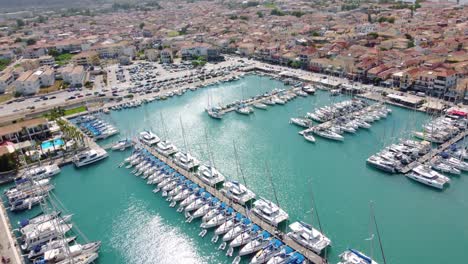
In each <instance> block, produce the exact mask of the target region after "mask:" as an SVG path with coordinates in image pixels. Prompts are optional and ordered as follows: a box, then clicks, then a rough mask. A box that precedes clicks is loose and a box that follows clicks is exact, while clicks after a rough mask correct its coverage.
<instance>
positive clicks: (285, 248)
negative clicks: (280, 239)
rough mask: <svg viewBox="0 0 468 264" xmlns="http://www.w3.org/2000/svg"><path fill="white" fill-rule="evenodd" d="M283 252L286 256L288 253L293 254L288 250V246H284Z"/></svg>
mask: <svg viewBox="0 0 468 264" xmlns="http://www.w3.org/2000/svg"><path fill="white" fill-rule="evenodd" d="M283 250H284V252H285V253H286V254H289V253H291V252H293V249H292V248H290V247H289V246H285V247H284V248H283Z"/></svg>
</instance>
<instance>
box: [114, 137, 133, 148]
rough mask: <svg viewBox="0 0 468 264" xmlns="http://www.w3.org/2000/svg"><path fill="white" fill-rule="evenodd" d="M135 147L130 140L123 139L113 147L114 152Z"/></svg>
mask: <svg viewBox="0 0 468 264" xmlns="http://www.w3.org/2000/svg"><path fill="white" fill-rule="evenodd" d="M131 146H133V142H132V141H131V140H130V139H122V140H119V141H117V142H116V143H115V144H114V145H113V146H112V148H111V149H112V150H120V151H122V150H125V149H127V148H129V147H131Z"/></svg>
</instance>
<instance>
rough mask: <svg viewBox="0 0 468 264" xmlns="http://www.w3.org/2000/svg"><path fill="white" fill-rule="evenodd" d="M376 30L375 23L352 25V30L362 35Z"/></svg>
mask: <svg viewBox="0 0 468 264" xmlns="http://www.w3.org/2000/svg"><path fill="white" fill-rule="evenodd" d="M376 31H377V26H376V24H371V23H364V24H360V25H356V26H355V27H354V32H355V33H357V34H362V35H367V34H369V33H371V32H376Z"/></svg>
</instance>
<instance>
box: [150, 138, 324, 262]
mask: <svg viewBox="0 0 468 264" xmlns="http://www.w3.org/2000/svg"><path fill="white" fill-rule="evenodd" d="M144 148H145V149H146V150H147V151H148V152H149V153H151V154H152V155H153V156H154V157H157V158H158V159H159V160H161V161H163V162H164V163H165V164H167V165H168V166H169V167H171V168H174V169H175V170H176V171H177V172H178V173H180V174H181V175H183V176H185V177H186V178H187V179H189V180H191V181H192V182H194V183H196V184H197V185H198V186H201V187H202V188H203V189H204V190H206V191H207V192H208V193H210V194H211V195H212V196H215V197H216V198H218V199H219V201H221V202H223V203H225V204H228V205H229V206H231V207H232V208H233V209H234V210H235V211H236V212H239V213H241V214H242V215H248V216H249V218H250V219H251V220H252V221H253V222H254V223H255V224H257V225H258V226H259V227H261V228H262V229H263V230H266V231H268V232H269V233H270V234H275V235H276V236H280V237H281V239H283V240H284V242H285V243H286V244H287V245H288V246H290V247H291V248H293V249H294V250H296V251H297V252H300V253H301V254H302V255H304V256H305V257H306V258H308V259H309V260H310V261H311V262H312V263H316V264H322V263H325V262H324V260H323V259H322V258H321V257H320V256H318V255H317V254H316V253H314V252H312V251H310V250H308V249H307V248H305V247H303V246H301V245H300V244H298V243H296V242H294V241H293V240H292V239H290V238H289V237H287V236H285V234H281V231H280V230H278V229H276V228H275V227H273V226H272V225H271V224H269V223H267V222H265V221H264V220H262V219H261V218H259V217H258V216H256V215H255V214H251V213H249V212H247V210H246V208H245V207H243V206H241V205H239V204H237V203H233V202H232V201H231V200H229V199H228V198H227V197H226V196H225V195H223V194H222V193H221V192H220V191H219V190H217V189H216V188H213V187H212V186H210V185H208V184H206V183H204V182H203V181H202V180H200V178H198V177H195V176H194V175H193V174H192V173H191V172H189V171H187V170H185V169H184V168H181V167H179V166H178V165H177V164H175V163H174V162H173V161H172V160H171V159H168V158H167V157H165V156H163V155H161V154H159V153H158V152H156V151H154V150H153V149H151V148H149V147H148V146H144ZM284 220H285V219H284ZM284 220H282V221H284Z"/></svg>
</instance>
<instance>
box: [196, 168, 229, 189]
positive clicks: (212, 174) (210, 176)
mask: <svg viewBox="0 0 468 264" xmlns="http://www.w3.org/2000/svg"><path fill="white" fill-rule="evenodd" d="M195 175H196V176H197V177H198V178H200V180H202V181H203V182H204V183H206V184H208V185H209V186H215V185H216V184H218V183H221V182H223V181H224V180H225V177H224V175H222V174H221V173H220V172H219V171H218V170H217V169H216V168H214V167H213V166H211V165H201V166H200V167H199V168H198V171H197V173H196V174H195Z"/></svg>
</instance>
